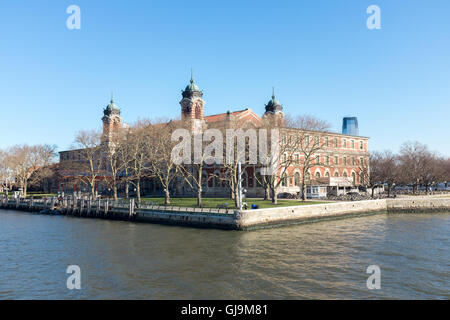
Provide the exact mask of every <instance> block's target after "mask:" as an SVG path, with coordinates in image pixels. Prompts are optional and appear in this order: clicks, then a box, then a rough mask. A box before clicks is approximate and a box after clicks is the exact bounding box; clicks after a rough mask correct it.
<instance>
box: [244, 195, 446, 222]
mask: <svg viewBox="0 0 450 320" xmlns="http://www.w3.org/2000/svg"><path fill="white" fill-rule="evenodd" d="M379 212H386V213H391V212H450V198H427V197H423V198H405V199H401V198H400V199H380V200H367V201H354V202H340V203H329V204H317V205H310V206H308V205H305V206H298V207H285V208H269V209H259V210H246V211H240V212H239V215H240V219H239V220H238V223H237V225H238V228H239V229H240V230H250V229H256V228H264V227H273V226H278V225H290V224H301V223H310V222H318V221H323V220H332V219H340V218H347V217H355V216H360V215H364V214H374V213H379Z"/></svg>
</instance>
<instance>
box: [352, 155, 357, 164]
mask: <svg viewBox="0 0 450 320" xmlns="http://www.w3.org/2000/svg"><path fill="white" fill-rule="evenodd" d="M352 166H356V159H355V157H353V158H352Z"/></svg>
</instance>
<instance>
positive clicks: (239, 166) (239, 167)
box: [238, 162, 242, 210]
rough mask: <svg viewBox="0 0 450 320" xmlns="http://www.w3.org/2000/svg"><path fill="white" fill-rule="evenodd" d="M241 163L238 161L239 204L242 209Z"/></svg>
mask: <svg viewBox="0 0 450 320" xmlns="http://www.w3.org/2000/svg"><path fill="white" fill-rule="evenodd" d="M241 170H242V168H241V163H240V162H238V206H239V210H242V173H241Z"/></svg>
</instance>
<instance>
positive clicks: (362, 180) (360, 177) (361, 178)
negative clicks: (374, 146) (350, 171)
mask: <svg viewBox="0 0 450 320" xmlns="http://www.w3.org/2000/svg"><path fill="white" fill-rule="evenodd" d="M359 182H360V184H362V185H364V184H365V181H364V173H363V172H361V173H360V174H359Z"/></svg>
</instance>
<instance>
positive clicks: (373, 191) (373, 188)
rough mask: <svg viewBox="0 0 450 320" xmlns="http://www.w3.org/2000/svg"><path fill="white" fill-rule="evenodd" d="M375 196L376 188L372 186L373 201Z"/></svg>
mask: <svg viewBox="0 0 450 320" xmlns="http://www.w3.org/2000/svg"><path fill="white" fill-rule="evenodd" d="M374 196H375V186H372V199H373V198H374Z"/></svg>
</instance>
